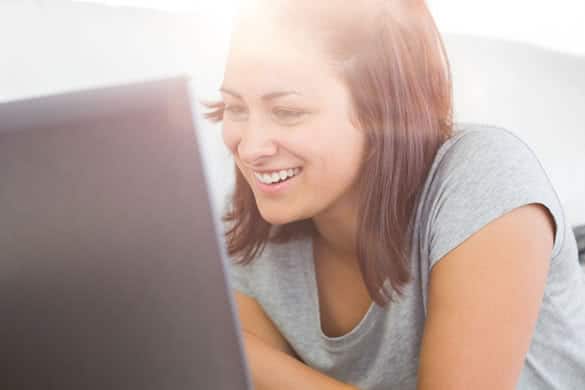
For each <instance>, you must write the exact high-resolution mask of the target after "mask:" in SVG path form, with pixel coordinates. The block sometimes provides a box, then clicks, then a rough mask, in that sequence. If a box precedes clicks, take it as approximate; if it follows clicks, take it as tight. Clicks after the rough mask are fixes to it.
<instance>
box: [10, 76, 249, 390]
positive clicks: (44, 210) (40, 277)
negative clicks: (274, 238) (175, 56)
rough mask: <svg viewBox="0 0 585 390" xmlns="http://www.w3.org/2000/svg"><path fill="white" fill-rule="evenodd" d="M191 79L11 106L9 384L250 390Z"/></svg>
mask: <svg viewBox="0 0 585 390" xmlns="http://www.w3.org/2000/svg"><path fill="white" fill-rule="evenodd" d="M195 104H196V102H195V100H192V99H191V88H190V82H189V79H188V78H186V77H177V78H172V79H165V80H156V81H149V82H142V83H135V84H127V85H121V86H115V87H108V88H100V89H93V90H84V91H78V92H72V93H65V94H59V95H54V96H46V97H39V98H34V99H29V100H22V101H15V102H8V103H3V104H0V388H2V389H11V390H18V389H58V390H65V389H75V390H80V389H84V390H89V389H100V390H104V389H110V390H114V389H120V390H122V389H124V390H131V389H136V390H138V389H140V390H147V389H157V390H162V389H172V390H180V389H185V390H187V389H189V390H195V389H204V390H208V389H210V390H211V389H213V390H222V389H226V390H227V389H229V390H240V389H241V390H249V389H252V385H251V376H250V372H249V368H248V365H247V362H246V360H245V355H244V349H243V341H242V337H241V334H240V333H239V329H240V324H239V320H238V317H237V306H236V305H235V300H234V298H233V296H232V293H231V286H230V281H229V277H228V275H229V274H228V269H227V267H228V264H227V261H228V257H227V255H226V250H225V247H224V243H223V240H222V239H221V237H222V233H223V229H222V227H221V226H220V222H219V221H220V217H219V216H216V215H214V211H213V206H212V203H211V199H210V191H208V187H207V186H208V184H207V179H208V178H207V176H206V171H205V170H204V165H203V159H202V157H201V153H200V146H199V141H198V134H197V131H198V130H199V126H198V124H197V119H196V118H197V117H196V116H195V115H194V114H193V112H192V107H193V106H195Z"/></svg>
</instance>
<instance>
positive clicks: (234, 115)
mask: <svg viewBox="0 0 585 390" xmlns="http://www.w3.org/2000/svg"><path fill="white" fill-rule="evenodd" d="M224 113H225V116H227V117H228V118H229V119H231V120H235V121H239V120H245V119H246V118H247V117H248V110H247V109H246V107H244V106H238V105H233V106H232V105H229V104H227V105H226V106H225V108H224Z"/></svg>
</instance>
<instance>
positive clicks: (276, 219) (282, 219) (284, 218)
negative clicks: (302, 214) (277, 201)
mask: <svg viewBox="0 0 585 390" xmlns="http://www.w3.org/2000/svg"><path fill="white" fill-rule="evenodd" d="M258 210H259V211H260V215H261V216H262V219H264V220H265V221H266V222H268V223H269V224H271V225H285V224H287V223H291V222H294V221H296V220H298V219H299V218H295V217H294V216H293V215H291V214H290V213H287V212H283V211H282V210H270V211H269V210H263V209H261V208H259V209H258Z"/></svg>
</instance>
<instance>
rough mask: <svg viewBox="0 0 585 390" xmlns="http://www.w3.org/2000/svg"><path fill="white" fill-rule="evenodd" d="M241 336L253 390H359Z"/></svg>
mask: <svg viewBox="0 0 585 390" xmlns="http://www.w3.org/2000/svg"><path fill="white" fill-rule="evenodd" d="M242 335H243V337H244V346H245V351H246V357H247V360H248V364H249V366H250V371H251V372H252V381H253V383H254V388H255V390H289V389H290V390H300V389H302V390H359V389H358V388H357V387H354V386H352V385H349V384H346V383H342V382H339V381H337V380H335V379H333V378H331V377H328V376H326V375H324V374H322V373H320V372H319V371H317V370H314V369H312V368H310V367H308V366H307V365H305V364H303V363H302V362H300V361H299V360H297V359H295V358H293V357H292V356H290V355H288V354H286V353H284V352H282V351H279V350H277V349H274V348H272V347H270V346H269V345H267V344H266V343H264V342H263V341H262V340H261V339H259V338H258V337H256V336H254V335H253V334H251V333H247V332H246V331H243V332H242Z"/></svg>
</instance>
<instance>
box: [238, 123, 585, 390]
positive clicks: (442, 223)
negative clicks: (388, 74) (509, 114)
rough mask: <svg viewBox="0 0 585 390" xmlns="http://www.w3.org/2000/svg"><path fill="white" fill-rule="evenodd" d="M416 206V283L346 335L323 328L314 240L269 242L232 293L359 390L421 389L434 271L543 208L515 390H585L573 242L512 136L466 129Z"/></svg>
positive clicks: (439, 158)
mask: <svg viewBox="0 0 585 390" xmlns="http://www.w3.org/2000/svg"><path fill="white" fill-rule="evenodd" d="M419 199H420V200H419V203H418V205H417V212H416V216H415V225H414V233H413V234H414V240H413V246H412V248H413V251H412V257H411V260H412V261H411V267H412V275H413V280H412V281H411V282H410V283H409V284H408V286H407V288H406V289H405V295H404V297H403V298H402V299H400V300H398V301H397V302H395V303H393V304H391V305H389V306H388V308H386V309H384V308H383V307H381V306H378V305H377V304H376V303H372V305H371V306H370V308H369V310H368V312H367V314H366V315H365V316H364V317H363V318H362V320H361V321H360V322H359V324H358V325H356V326H355V328H354V329H353V330H351V331H350V332H349V333H347V334H345V335H343V336H340V337H328V336H326V335H325V334H324V333H323V331H322V329H321V326H320V319H319V308H318V305H319V303H318V295H317V284H316V279H315V270H314V263H313V255H312V253H313V252H312V240H311V239H309V238H305V239H296V240H295V241H291V242H289V243H286V244H269V245H267V247H266V249H265V250H264V252H263V253H262V254H261V255H260V256H259V257H258V258H256V259H254V260H253V262H252V263H250V265H248V266H242V265H236V264H231V265H230V275H231V279H230V280H231V284H232V288H235V289H237V290H239V291H241V292H243V293H244V294H248V295H250V296H252V297H254V298H255V299H256V300H257V301H258V302H259V303H260V304H261V306H262V308H263V309H264V310H265V312H266V313H267V315H268V316H269V317H270V318H271V319H272V321H273V322H274V323H275V325H276V326H277V328H278V329H279V330H280V332H281V333H282V334H283V336H284V337H285V338H286V339H287V340H288V342H289V343H290V345H291V346H292V348H293V349H294V350H295V351H296V353H297V354H298V355H299V357H300V358H301V359H302V360H303V361H304V363H305V364H307V365H308V366H310V367H312V368H314V369H317V370H319V371H321V372H323V373H325V374H327V375H329V376H331V377H334V378H337V379H338V380H341V381H343V382H346V383H351V384H354V385H356V386H358V387H359V388H360V389H362V390H388V389H401V390H408V389H413V390H414V389H415V388H416V381H417V368H418V363H419V352H420V345H421V336H422V334H423V327H424V322H425V318H426V312H427V294H428V281H429V276H430V271H431V268H432V267H433V265H434V264H435V263H436V262H437V261H439V260H440V259H441V258H442V257H443V256H444V255H445V254H447V253H448V252H449V251H451V250H452V249H454V248H455V247H457V246H458V245H460V244H461V243H462V242H463V241H465V240H466V239H467V238H468V237H469V236H471V235H472V234H473V233H475V232H477V231H478V230H480V229H481V228H482V227H483V226H485V225H486V224H488V223H489V222H491V221H493V220H494V219H496V218H498V217H499V216H501V215H503V214H505V213H507V212H508V211H510V210H512V209H514V208H517V207H519V206H522V205H525V204H529V203H541V204H543V205H544V206H546V207H547V208H548V209H549V211H550V212H551V213H552V215H553V217H554V220H555V223H556V225H557V229H556V237H555V240H554V247H553V252H552V256H551V260H550V261H551V266H550V271H549V275H548V279H547V283H546V287H545V292H544V298H543V301H542V305H541V308H540V313H539V316H538V321H537V324H536V329H535V332H534V335H533V337H532V341H531V345H530V349H529V352H528V354H527V355H526V358H525V364H524V367H523V370H522V372H521V375H520V378H519V381H518V386H517V389H519V390H555V389H556V390H568V389H585V276H584V273H583V271H582V270H581V268H580V267H579V265H578V260H577V258H578V254H577V245H576V240H575V236H574V234H573V232H572V230H571V227H570V226H569V225H568V224H567V222H566V219H565V216H564V213H563V209H562V207H561V205H560V201H559V199H558V197H557V194H556V192H555V190H554V189H553V187H552V184H551V182H550V181H549V178H548V176H547V175H546V173H545V171H544V169H543V167H542V165H541V164H540V162H539V160H538V159H537V157H536V156H535V154H534V152H533V151H532V149H530V148H529V147H528V146H527V145H526V144H525V143H524V141H522V140H521V139H520V138H518V137H517V136H516V135H514V134H513V133H511V132H510V131H508V130H505V129H501V128H497V127H491V126H487V125H479V124H459V125H458V126H457V127H456V131H455V135H454V136H453V137H452V138H450V139H449V140H448V141H446V142H445V143H444V144H443V145H442V146H441V148H440V149H439V151H438V153H437V154H436V157H435V159H434V162H433V165H432V168H431V170H430V172H429V175H428V176H427V179H426V181H425V184H424V189H423V192H422V194H421V197H420V198H419ZM470 260H473V259H470ZM339 287H340V288H343V286H339ZM478 303H481V302H478ZM486 359H487V357H486ZM454 375H457V373H454Z"/></svg>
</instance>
